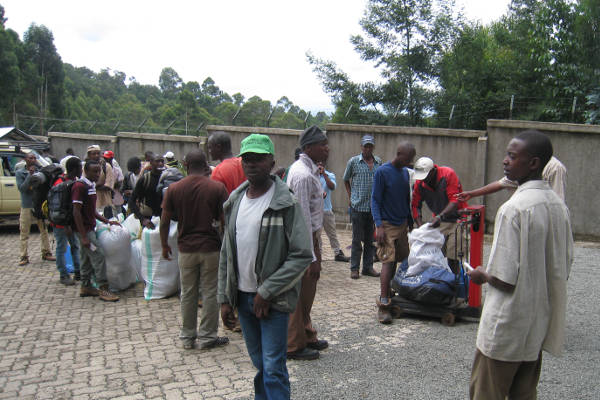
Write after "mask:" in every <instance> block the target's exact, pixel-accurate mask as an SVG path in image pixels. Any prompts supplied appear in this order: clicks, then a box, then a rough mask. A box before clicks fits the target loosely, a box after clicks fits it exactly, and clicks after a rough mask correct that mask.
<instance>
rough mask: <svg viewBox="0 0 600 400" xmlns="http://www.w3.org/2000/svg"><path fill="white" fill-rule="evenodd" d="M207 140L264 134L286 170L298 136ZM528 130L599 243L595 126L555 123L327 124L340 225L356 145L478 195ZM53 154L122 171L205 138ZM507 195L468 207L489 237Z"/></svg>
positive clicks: (77, 144) (121, 139)
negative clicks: (406, 153) (537, 136)
mask: <svg viewBox="0 0 600 400" xmlns="http://www.w3.org/2000/svg"><path fill="white" fill-rule="evenodd" d="M206 129H207V131H208V133H209V135H210V134H212V133H214V132H217V131H223V132H227V133H229V134H230V135H231V137H232V147H233V153H234V154H237V153H238V152H239V149H240V142H241V141H242V140H243V139H244V138H245V137H246V136H248V135H249V134H251V133H262V134H266V135H269V136H270V137H271V140H273V143H274V145H275V153H276V155H275V160H276V166H278V167H279V166H283V167H287V166H289V165H290V164H291V163H292V161H293V159H294V150H295V148H296V147H297V146H298V139H299V136H300V134H301V133H302V131H300V130H292V129H277V128H258V127H254V128H253V127H239V126H216V125H210V126H207V127H206ZM526 129H537V130H540V131H542V132H544V133H546V134H548V135H549V136H550V139H551V140H552V143H553V145H554V153H555V155H556V156H557V157H558V158H559V159H560V160H561V161H562V162H563V163H564V164H565V166H566V167H567V169H568V171H569V178H568V193H567V199H566V201H567V205H568V206H569V209H570V210H571V217H572V221H573V232H574V233H575V234H576V235H577V236H578V237H580V238H591V239H596V240H597V239H600V225H598V223H597V221H600V211H599V210H598V208H597V207H593V206H592V207H590V206H589V205H590V204H594V200H595V198H596V195H597V194H596V193H597V188H598V187H600V174H597V173H596V168H597V158H596V157H597V154H598V151H599V150H600V126H597V125H595V126H594V125H577V124H557V123H542V122H528V121H509V120H489V121H488V129H487V135H486V132H485V131H469V130H457V129H429V128H413V127H390V126H366V125H343V124H328V125H327V126H326V130H327V136H328V138H329V147H330V155H329V160H328V165H327V168H328V169H329V170H330V171H332V172H334V173H335V174H336V177H337V180H338V188H337V190H335V192H334V195H333V198H332V201H333V205H334V209H335V211H336V213H337V214H338V216H339V217H340V220H344V215H345V214H346V211H347V206H348V198H347V195H346V192H345V189H344V184H343V181H342V177H343V174H344V169H345V167H346V163H347V161H348V159H349V158H350V157H352V156H353V155H356V154H358V153H359V152H360V138H361V137H362V136H363V135H364V134H367V133H369V134H372V135H373V136H374V137H375V141H376V147H375V154H376V155H378V156H379V157H381V158H382V159H383V160H384V161H389V160H391V159H392V158H393V157H394V155H395V152H396V147H397V145H398V143H399V142H400V141H402V140H407V141H410V142H412V143H413V144H414V145H415V147H416V149H417V157H421V156H428V157H431V158H433V160H434V161H435V162H436V163H437V164H439V165H447V166H450V167H452V168H454V170H455V171H456V172H457V174H458V176H459V178H460V180H461V183H462V185H463V188H464V189H465V190H470V189H475V188H478V187H481V186H483V185H484V184H486V183H489V182H491V181H493V180H495V179H499V178H500V177H502V159H503V158H504V154H505V152H506V145H507V144H508V142H509V141H510V139H511V138H512V137H513V136H515V135H516V134H518V133H519V132H521V131H523V130H526ZM48 137H49V139H50V143H51V151H52V153H53V154H54V155H55V156H57V157H59V158H61V157H63V156H64V154H65V150H66V149H67V148H68V147H71V148H73V150H75V153H76V154H77V155H80V156H83V155H84V154H85V151H86V148H87V146H89V145H90V144H98V145H100V147H101V148H102V149H107V150H113V151H115V152H116V157H117V160H118V161H119V162H120V163H121V165H125V164H126V162H127V159H128V158H129V157H131V156H133V155H138V156H142V155H143V153H144V151H146V150H152V151H154V152H157V153H162V154H164V152H166V151H167V150H170V151H173V152H174V153H175V156H176V157H177V158H179V159H181V158H183V156H184V155H185V154H186V153H187V152H188V151H189V150H191V149H192V148H196V147H198V146H200V147H201V148H203V149H204V150H206V138H204V137H195V136H179V135H161V134H147V133H127V132H120V133H118V134H117V135H116V136H109V135H92V134H77V133H62V132H50V133H49V134H48ZM509 195H510V194H509V193H508V192H501V193H496V194H494V195H491V196H488V197H487V198H486V199H477V200H472V201H470V203H471V204H478V203H480V202H482V201H484V203H485V204H486V206H487V209H486V219H487V222H488V225H487V230H488V232H489V231H491V229H492V226H493V220H494V217H495V215H496V212H497V210H498V207H499V206H500V204H502V203H503V202H504V201H506V200H507V199H508V196H509Z"/></svg>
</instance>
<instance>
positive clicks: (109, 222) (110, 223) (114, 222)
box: [107, 221, 121, 226]
mask: <svg viewBox="0 0 600 400" xmlns="http://www.w3.org/2000/svg"><path fill="white" fill-rule="evenodd" d="M107 222H108V224H109V225H112V226H115V225H118V226H121V224H120V223H119V221H107Z"/></svg>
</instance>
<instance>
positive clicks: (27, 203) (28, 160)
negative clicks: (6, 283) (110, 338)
mask: <svg viewBox="0 0 600 400" xmlns="http://www.w3.org/2000/svg"><path fill="white" fill-rule="evenodd" d="M37 170H38V166H37V158H36V157H35V154H34V153H28V154H27V155H26V156H25V168H22V169H18V170H17V172H16V179H17V187H18V189H19V192H20V193H21V215H20V216H19V231H20V235H21V237H20V240H21V259H20V261H19V265H21V266H22V265H26V264H29V256H28V254H27V242H28V240H29V231H30V230H31V224H32V223H33V221H34V216H33V196H34V193H33V185H32V180H33V179H32V177H33V174H34V173H36V172H37ZM35 222H36V223H37V226H38V228H39V231H40V236H41V239H42V246H41V247H42V248H41V250H42V260H46V261H55V260H56V258H54V257H53V256H52V252H51V251H50V241H49V240H48V229H47V228H46V224H45V223H44V220H43V219H41V218H37V217H36V218H35Z"/></svg>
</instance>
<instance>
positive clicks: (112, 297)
mask: <svg viewBox="0 0 600 400" xmlns="http://www.w3.org/2000/svg"><path fill="white" fill-rule="evenodd" d="M98 292H99V293H98V294H99V295H100V300H102V301H119V296H117V295H116V294H114V293H113V292H111V291H110V290H108V286H107V285H104V286H102V287H101V288H100V290H99V291H98Z"/></svg>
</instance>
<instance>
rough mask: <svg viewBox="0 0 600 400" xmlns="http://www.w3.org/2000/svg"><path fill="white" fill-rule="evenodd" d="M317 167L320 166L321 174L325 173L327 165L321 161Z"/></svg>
mask: <svg viewBox="0 0 600 400" xmlns="http://www.w3.org/2000/svg"><path fill="white" fill-rule="evenodd" d="M317 168H319V175H323V174H324V173H325V167H324V166H323V164H321V163H319V164H318V166H317Z"/></svg>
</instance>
